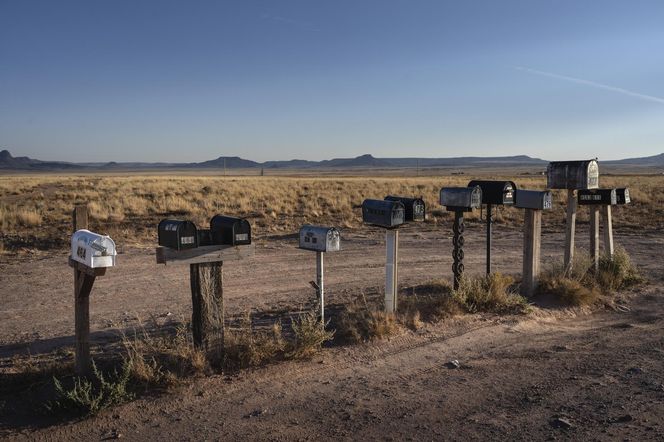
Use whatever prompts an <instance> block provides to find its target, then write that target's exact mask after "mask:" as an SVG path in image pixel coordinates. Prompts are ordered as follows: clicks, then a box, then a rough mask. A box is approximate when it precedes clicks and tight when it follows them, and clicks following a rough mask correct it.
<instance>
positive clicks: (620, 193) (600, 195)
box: [577, 188, 630, 206]
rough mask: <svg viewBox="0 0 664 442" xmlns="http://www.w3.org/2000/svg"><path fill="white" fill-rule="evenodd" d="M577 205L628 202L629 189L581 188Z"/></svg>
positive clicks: (612, 204) (605, 204) (604, 204)
mask: <svg viewBox="0 0 664 442" xmlns="http://www.w3.org/2000/svg"><path fill="white" fill-rule="evenodd" d="M577 199H578V202H579V205H586V206H590V205H602V206H614V205H616V204H629V202H630V199H629V189H627V188H622V189H583V190H579V195H578V197H577Z"/></svg>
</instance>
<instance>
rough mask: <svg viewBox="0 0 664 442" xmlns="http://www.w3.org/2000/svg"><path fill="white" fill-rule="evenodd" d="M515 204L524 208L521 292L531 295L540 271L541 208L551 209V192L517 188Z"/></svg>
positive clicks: (535, 287)
mask: <svg viewBox="0 0 664 442" xmlns="http://www.w3.org/2000/svg"><path fill="white" fill-rule="evenodd" d="M515 206H516V207H518V208H520V209H525V210H524V224H523V272H522V279H523V280H522V282H521V293H522V294H523V295H524V296H532V295H533V294H534V293H535V290H536V289H537V279H538V277H539V273H540V251H541V245H542V210H548V209H551V207H552V206H553V204H552V196H551V192H549V191H543V192H541V191H537V190H523V189H519V190H517V191H516V201H515Z"/></svg>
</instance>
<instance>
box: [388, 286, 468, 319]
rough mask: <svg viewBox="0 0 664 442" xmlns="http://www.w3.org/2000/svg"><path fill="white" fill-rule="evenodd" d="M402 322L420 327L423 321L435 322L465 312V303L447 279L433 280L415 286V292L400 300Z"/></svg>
mask: <svg viewBox="0 0 664 442" xmlns="http://www.w3.org/2000/svg"><path fill="white" fill-rule="evenodd" d="M399 310H400V311H401V312H403V314H402V318H401V320H402V322H404V323H405V324H406V325H407V326H408V327H409V328H411V329H415V330H416V329H418V328H419V327H420V325H421V324H420V322H421V321H426V322H435V321H439V320H441V319H444V318H447V317H450V316H454V315H458V314H460V313H462V312H463V310H464V308H463V305H462V304H461V303H460V302H459V299H458V298H457V297H455V296H454V294H453V290H452V286H451V285H450V284H449V283H448V282H447V281H445V280H433V281H430V282H427V283H424V284H421V285H418V286H415V287H413V294H412V295H410V296H403V297H402V298H401V299H400V300H399Z"/></svg>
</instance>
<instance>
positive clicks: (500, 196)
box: [468, 180, 516, 275]
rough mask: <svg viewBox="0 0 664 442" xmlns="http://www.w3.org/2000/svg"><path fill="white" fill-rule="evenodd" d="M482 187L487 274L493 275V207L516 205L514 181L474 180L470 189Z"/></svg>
mask: <svg viewBox="0 0 664 442" xmlns="http://www.w3.org/2000/svg"><path fill="white" fill-rule="evenodd" d="M475 186H480V188H481V189H482V204H486V274H487V275H488V274H489V273H491V224H493V206H511V205H512V204H514V192H515V191H516V183H514V181H490V180H472V181H471V182H469V183H468V187H475Z"/></svg>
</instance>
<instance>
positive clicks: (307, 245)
mask: <svg viewBox="0 0 664 442" xmlns="http://www.w3.org/2000/svg"><path fill="white" fill-rule="evenodd" d="M340 243H341V234H340V233H339V230H337V229H336V228H334V227H323V226H311V225H309V224H305V225H304V226H302V228H300V248H301V249H306V250H314V251H316V252H338V251H339V250H340V249H341V247H340Z"/></svg>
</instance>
